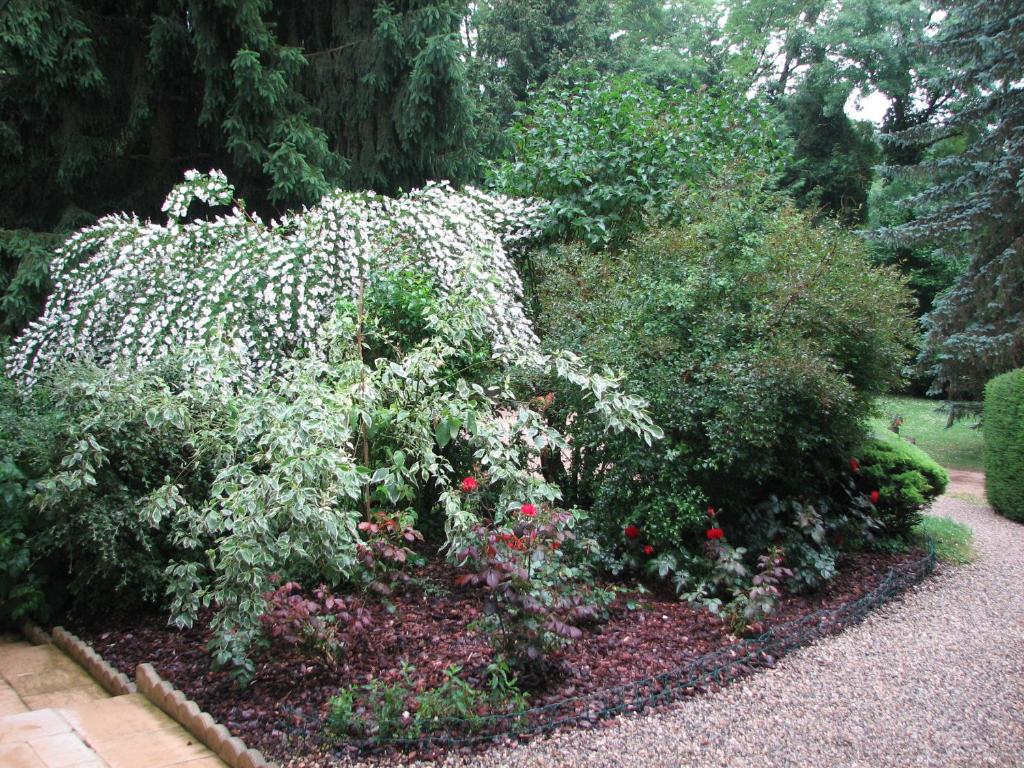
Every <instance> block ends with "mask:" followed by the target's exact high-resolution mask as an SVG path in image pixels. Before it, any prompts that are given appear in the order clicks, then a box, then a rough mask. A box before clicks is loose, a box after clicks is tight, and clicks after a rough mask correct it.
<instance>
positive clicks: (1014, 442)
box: [984, 368, 1024, 522]
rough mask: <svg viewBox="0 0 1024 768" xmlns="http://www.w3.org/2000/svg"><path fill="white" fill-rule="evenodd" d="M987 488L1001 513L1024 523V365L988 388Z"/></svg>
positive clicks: (986, 432)
mask: <svg viewBox="0 0 1024 768" xmlns="http://www.w3.org/2000/svg"><path fill="white" fill-rule="evenodd" d="M984 424H985V426H984V430H985V490H986V493H987V495H988V500H989V503H991V504H992V507H993V508H994V509H995V510H996V511H997V512H999V513H1000V514H1001V515H1006V517H1008V518H1010V519H1011V520H1019V521H1021V522H1024V368H1018V369H1017V370H1015V371H1010V372H1009V373H1004V374H1003V375H1002V376H996V377H995V378H994V379H992V381H990V382H989V383H988V385H987V386H986V387H985V411H984Z"/></svg>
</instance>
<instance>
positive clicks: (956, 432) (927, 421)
mask: <svg viewBox="0 0 1024 768" xmlns="http://www.w3.org/2000/svg"><path fill="white" fill-rule="evenodd" d="M941 405H942V403H941V402H940V401H937V400H925V399H924V398H919V397H883V398H880V399H879V401H878V409H879V411H880V412H881V414H882V415H881V416H879V417H878V418H876V419H872V420H871V429H872V430H873V431H874V432H875V434H877V435H878V436H879V437H890V438H893V439H897V438H896V435H895V433H893V432H892V431H890V429H889V425H890V423H891V422H892V419H893V417H894V416H901V417H902V418H903V424H902V425H901V426H900V437H904V438H913V440H914V442H915V443H916V445H917V447H918V448H920V449H921V450H923V451H924V452H925V453H927V454H928V455H929V456H931V457H932V458H933V459H935V460H936V461H937V462H938V463H939V464H941V465H942V466H944V467H946V468H948V469H966V470H971V471H974V472H982V471H984V463H983V457H982V454H983V448H984V441H983V438H982V433H981V430H980V429H974V427H975V426H976V425H977V423H978V422H977V420H976V419H963V420H961V421H958V422H957V423H956V424H954V425H953V426H952V427H950V428H949V429H946V414H945V413H944V412H942V411H939V410H937V409H938V408H940V406H941Z"/></svg>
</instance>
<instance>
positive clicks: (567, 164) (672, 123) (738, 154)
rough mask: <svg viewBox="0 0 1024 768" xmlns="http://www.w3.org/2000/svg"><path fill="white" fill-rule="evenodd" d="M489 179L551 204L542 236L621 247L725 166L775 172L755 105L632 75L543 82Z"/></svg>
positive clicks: (776, 151) (776, 143) (767, 132)
mask: <svg viewBox="0 0 1024 768" xmlns="http://www.w3.org/2000/svg"><path fill="white" fill-rule="evenodd" d="M511 142H512V145H511V146H512V148H511V157H510V159H508V160H506V161H504V162H503V163H501V164H499V165H498V166H497V167H495V168H494V169H493V173H492V177H491V183H492V184H493V186H495V187H496V188H498V189H500V190H501V191H503V192H507V193H509V194H513V195H522V196H529V197H541V198H546V199H548V200H551V201H552V208H551V220H550V222H549V226H548V234H549V235H551V236H553V237H556V238H564V239H578V240H582V241H584V242H586V243H588V244H590V245H592V246H606V245H613V246H621V245H624V244H625V242H626V240H627V239H628V237H629V236H630V235H631V234H633V233H634V232H637V231H638V230H639V229H640V228H641V225H642V224H643V223H644V221H645V219H647V218H650V219H651V220H653V221H655V222H660V223H670V222H674V221H678V220H680V219H681V218H684V217H685V216H687V215H689V213H690V211H688V210H687V209H686V207H685V205H681V204H680V198H679V195H680V193H681V192H683V191H684V190H686V189H690V188H692V187H695V186H697V185H699V184H701V183H703V182H705V181H706V179H707V178H708V176H710V175H711V174H714V173H717V172H720V171H721V170H722V169H725V168H734V169H749V168H754V169H758V170H767V171H769V172H771V171H773V170H777V169H778V168H779V165H780V160H781V152H782V149H783V148H782V145H781V142H780V140H779V134H778V131H777V130H776V127H775V126H774V125H773V123H772V119H771V118H770V116H769V114H768V112H767V111H766V108H765V105H764V104H763V103H761V102H759V101H758V100H756V99H748V98H746V97H745V96H744V95H743V94H742V93H739V92H736V91H722V92H711V91H704V90H682V89H678V90H667V91H661V90H658V89H657V88H654V87H653V86H650V85H648V84H646V83H644V82H643V81H642V80H640V79H639V78H638V77H635V76H621V77H612V78H601V79H597V80H589V79H586V78H585V73H584V79H581V80H580V81H579V82H577V83H575V84H571V85H569V86H564V87H551V88H548V89H547V90H545V91H544V93H543V94H542V95H541V96H540V97H538V98H537V99H536V100H534V101H533V102H532V105H531V110H530V113H529V114H528V115H527V116H525V117H524V118H523V119H522V120H521V121H520V122H519V123H517V124H516V126H515V127H514V128H513V129H512V131H511Z"/></svg>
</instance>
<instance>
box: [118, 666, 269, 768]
mask: <svg viewBox="0 0 1024 768" xmlns="http://www.w3.org/2000/svg"><path fill="white" fill-rule="evenodd" d="M135 683H136V685H137V686H138V689H139V693H141V694H142V695H143V696H145V697H146V698H147V699H149V700H150V701H151V702H153V703H154V704H155V705H156V706H158V707H159V708H160V709H162V710H163V711H164V712H166V713H167V714H168V715H170V716H171V717H172V718H174V719H175V720H177V721H178V722H179V723H181V725H182V726H184V728H185V729H186V730H187V731H188V732H189V733H191V734H192V735H193V736H195V737H196V738H197V739H199V741H201V742H203V744H205V745H206V746H207V747H209V748H210V749H211V750H212V751H213V752H215V753H216V754H217V756H218V757H219V758H220V759H221V760H223V761H224V762H225V763H227V764H228V765H230V766H231V768H277V766H276V765H275V764H274V763H270V762H267V759H266V758H265V757H263V754H262V753H261V752H259V751H258V750H255V749H247V748H246V746H245V742H243V741H242V740H241V739H239V738H237V737H235V736H232V735H231V732H230V731H229V730H228V729H227V728H225V727H224V726H223V725H220V724H219V723H218V722H217V721H216V720H214V719H213V717H212V716H211V715H210V714H209V713H207V712H203V711H202V710H200V709H199V705H198V704H196V703H195V702H194V701H191V700H189V699H188V698H187V697H186V696H185V694H183V693H182V692H181V691H179V690H178V689H177V688H175V687H174V686H172V685H171V684H170V683H169V682H167V681H166V680H164V679H163V678H162V677H160V675H159V674H157V671H156V670H155V669H154V668H153V665H152V664H139V666H138V667H137V668H136V670H135Z"/></svg>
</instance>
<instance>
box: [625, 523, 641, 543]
mask: <svg viewBox="0 0 1024 768" xmlns="http://www.w3.org/2000/svg"><path fill="white" fill-rule="evenodd" d="M622 532H623V533H624V534H626V538H627V539H635V538H636V537H637V536H639V535H640V529H639V528H638V527H637V526H635V525H633V524H632V523H630V524H629V525H627V526H626V528H625V529H624V530H623V531H622Z"/></svg>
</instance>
